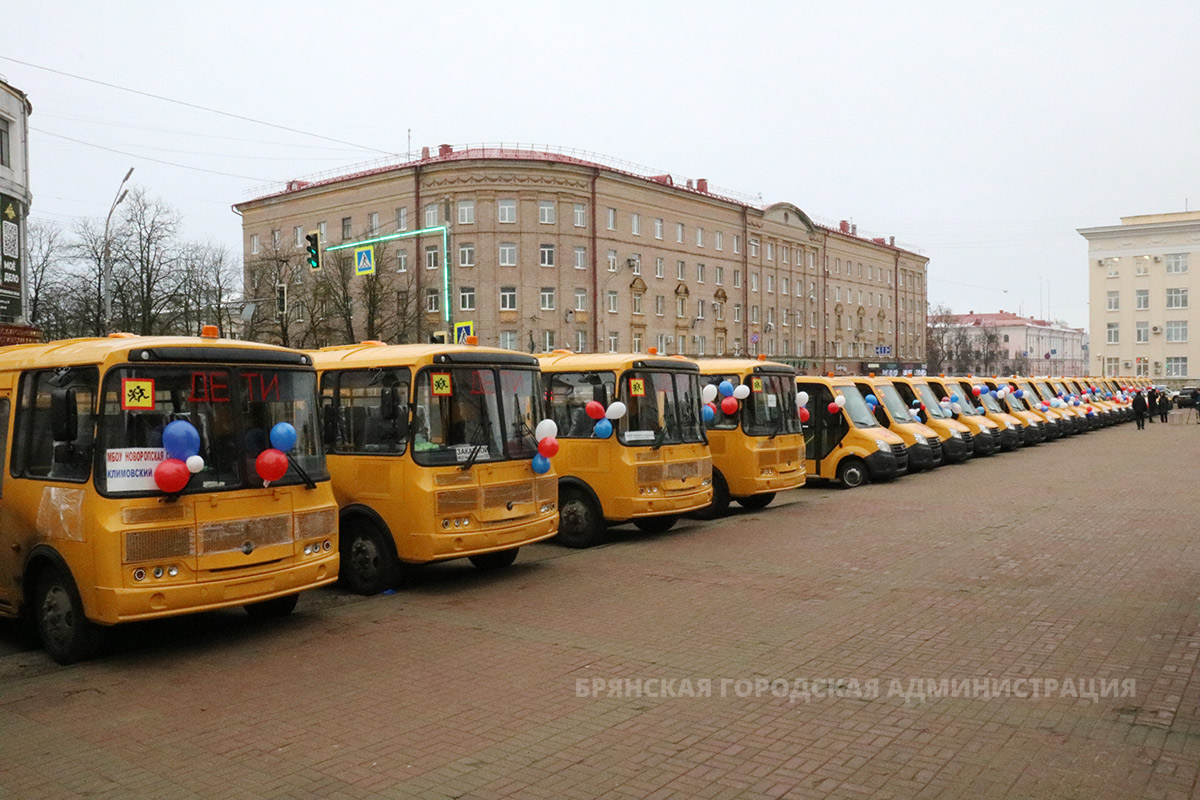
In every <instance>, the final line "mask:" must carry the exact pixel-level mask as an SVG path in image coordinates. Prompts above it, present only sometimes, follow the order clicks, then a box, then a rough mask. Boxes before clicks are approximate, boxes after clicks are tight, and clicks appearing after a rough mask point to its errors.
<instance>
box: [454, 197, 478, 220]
mask: <svg viewBox="0 0 1200 800" xmlns="http://www.w3.org/2000/svg"><path fill="white" fill-rule="evenodd" d="M458 224H459V225H474V224H475V201H474V200H459V201H458Z"/></svg>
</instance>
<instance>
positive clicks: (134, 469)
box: [104, 447, 167, 492]
mask: <svg viewBox="0 0 1200 800" xmlns="http://www.w3.org/2000/svg"><path fill="white" fill-rule="evenodd" d="M166 460H167V451H166V450H163V449H162V448H161V447H115V448H113V449H111V450H106V451H105V453H104V477H105V480H106V482H107V486H108V491H110V492H152V491H157V490H158V485H157V484H156V483H155V482H154V468H155V467H157V466H158V465H159V464H161V463H162V462H164V461H166Z"/></svg>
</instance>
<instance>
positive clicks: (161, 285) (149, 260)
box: [111, 188, 181, 335]
mask: <svg viewBox="0 0 1200 800" xmlns="http://www.w3.org/2000/svg"><path fill="white" fill-rule="evenodd" d="M179 225H180V216H179V212H178V211H176V210H175V209H173V208H171V207H170V206H168V205H167V204H166V203H164V202H163V201H162V200H158V199H151V198H149V197H147V195H146V192H145V190H143V189H141V188H134V189H132V190H131V191H130V193H129V201H128V202H127V203H125V205H124V207H123V208H122V214H121V222H120V225H118V229H117V230H118V234H117V235H116V236H114V239H115V240H116V241H115V242H114V246H113V247H112V248H111V252H112V253H113V271H112V274H113V287H112V293H113V300H114V309H113V316H114V317H115V318H118V319H120V320H121V321H122V323H123V326H122V327H124V329H125V330H132V331H135V332H137V333H141V334H143V335H149V334H155V333H163V332H168V331H170V330H171V329H172V327H173V326H174V324H175V323H176V318H177V317H178V316H179V312H178V305H179V299H180V298H179V285H180V280H179V278H180V274H179V264H180V260H181V252H180V251H181V245H180V242H179V239H178V231H179ZM118 298H119V300H120V310H119V311H118V309H117V308H116V307H115V306H116V301H117V300H118Z"/></svg>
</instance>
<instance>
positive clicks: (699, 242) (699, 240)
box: [696, 228, 704, 247]
mask: <svg viewBox="0 0 1200 800" xmlns="http://www.w3.org/2000/svg"><path fill="white" fill-rule="evenodd" d="M696 247H704V228H696Z"/></svg>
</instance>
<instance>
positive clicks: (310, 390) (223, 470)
mask: <svg viewBox="0 0 1200 800" xmlns="http://www.w3.org/2000/svg"><path fill="white" fill-rule="evenodd" d="M316 407H317V406H316V375H315V374H314V373H310V372H305V371H300V370H280V369H269V368H260V367H238V368H232V367H225V366H216V365H214V366H207V365H205V366H189V367H182V366H136V367H132V366H131V367H120V368H117V369H113V370H110V371H109V373H108V375H107V376H106V378H105V382H104V394H103V404H102V408H103V414H102V416H101V419H100V426H99V427H100V432H99V440H100V449H101V459H102V461H101V463H102V464H103V466H104V469H103V470H102V471H100V472H98V473H97V476H96V487H97V489H98V491H100V492H102V493H106V494H128V493H138V492H158V491H159V489H158V487H157V485H156V484H155V481H154V476H153V471H154V467H156V466H157V465H158V464H159V463H160V462H162V461H164V460H166V458H167V454H166V452H165V450H163V439H162V436H163V429H164V428H165V427H166V426H167V424H168V423H171V422H174V421H175V420H184V421H187V422H190V423H191V424H192V425H193V426H194V427H195V429H196V432H197V433H198V434H199V435H200V449H199V452H198V453H197V454H196V455H199V456H200V457H201V458H202V459H204V467H203V468H202V469H201V470H200V471H199V472H198V473H196V474H195V475H194V476H193V477H192V479H191V480H190V481H189V482H188V485H187V487H186V488H185V489H184V493H190V492H202V491H213V490H221V489H238V488H243V487H246V486H256V485H259V483H260V482H261V479H260V478H259V477H258V475H257V472H256V470H255V459H256V458H257V457H258V455H259V453H261V452H262V451H263V450H266V449H267V448H269V447H271V443H270V432H271V429H272V428H273V427H274V426H275V425H276V424H278V423H280V422H287V423H290V424H291V425H292V426H293V427H294V428H295V429H296V444H295V447H293V448H292V450H291V451H289V453H288V455H289V456H290V457H291V459H293V460H294V461H295V465H298V466H299V467H300V468H301V469H302V470H303V471H304V472H305V473H306V474H307V475H308V476H309V478H312V479H323V478H325V477H327V476H326V471H325V455H324V453H323V451H322V449H321V441H320V437H319V436H318V429H317V419H316ZM302 480H303V478H302V476H301V475H300V474H299V473H298V472H297V470H296V469H295V466H294V465H293V466H290V467H289V469H288V471H287V473H286V474H285V475H284V476H283V478H281V479H280V480H278V481H274V483H275V484H277V485H280V484H294V483H300V482H301V481H302Z"/></svg>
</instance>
